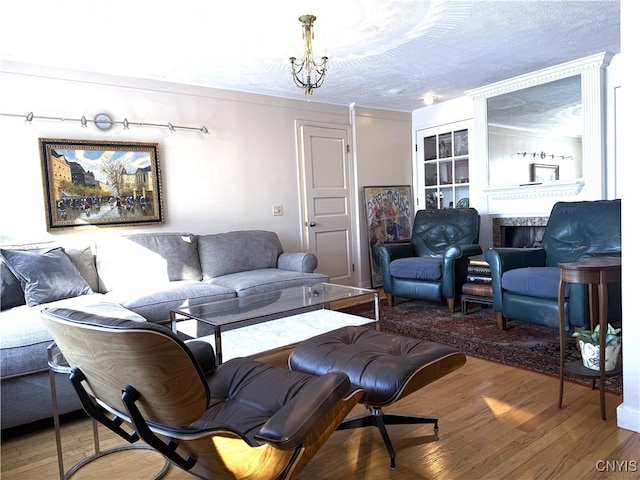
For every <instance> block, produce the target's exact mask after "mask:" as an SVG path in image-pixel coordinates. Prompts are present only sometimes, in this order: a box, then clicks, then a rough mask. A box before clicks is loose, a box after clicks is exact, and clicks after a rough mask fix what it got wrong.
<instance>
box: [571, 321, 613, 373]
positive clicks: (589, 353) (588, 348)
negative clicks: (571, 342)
mask: <svg viewBox="0 0 640 480" xmlns="http://www.w3.org/2000/svg"><path fill="white" fill-rule="evenodd" d="M620 332H621V329H620V328H613V327H612V326H611V325H610V324H607V332H606V334H605V340H604V345H605V352H604V370H605V372H610V371H611V370H614V369H615V368H616V364H617V363H618V357H619V356H620V348H621V347H622V335H621V334H620ZM572 337H576V338H577V339H578V345H579V347H580V353H581V354H582V364H583V365H584V366H585V367H587V368H589V369H591V370H600V325H597V326H596V328H594V329H593V331H591V330H579V331H576V332H574V333H573V335H572Z"/></svg>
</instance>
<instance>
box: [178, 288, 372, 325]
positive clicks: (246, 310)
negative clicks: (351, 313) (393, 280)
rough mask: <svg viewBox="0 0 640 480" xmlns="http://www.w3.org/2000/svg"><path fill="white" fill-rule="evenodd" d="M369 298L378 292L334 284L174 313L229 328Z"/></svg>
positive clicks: (252, 297) (203, 305)
mask: <svg viewBox="0 0 640 480" xmlns="http://www.w3.org/2000/svg"><path fill="white" fill-rule="evenodd" d="M367 296H370V297H371V298H372V299H374V298H375V297H376V296H377V291H376V290H371V289H366V288H357V287H348V286H344V285H336V284H332V283H318V284H315V285H312V286H298V287H291V288H286V289H284V290H278V291H275V292H267V293H260V294H255V295H247V296H244V297H237V298H233V299H230V300H221V301H218V302H212V303H205V304H202V305H192V306H188V307H184V308H179V309H175V310H172V311H171V312H172V318H174V317H181V318H190V319H194V320H198V321H201V322H205V323H208V324H210V325H214V326H225V325H231V324H233V323H238V322H245V321H247V320H253V319H260V318H264V317H273V316H283V314H287V313H288V312H294V311H306V310H314V309H319V308H324V307H326V306H328V304H330V303H332V302H338V301H341V300H347V299H353V298H357V297H367ZM363 299H364V298H363Z"/></svg>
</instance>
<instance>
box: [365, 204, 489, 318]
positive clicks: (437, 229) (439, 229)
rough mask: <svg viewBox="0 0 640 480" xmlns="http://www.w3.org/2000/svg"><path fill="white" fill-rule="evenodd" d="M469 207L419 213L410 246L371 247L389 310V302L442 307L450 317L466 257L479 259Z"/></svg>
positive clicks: (476, 219) (476, 225)
mask: <svg viewBox="0 0 640 480" xmlns="http://www.w3.org/2000/svg"><path fill="white" fill-rule="evenodd" d="M479 236H480V215H479V214H478V212H477V210H476V209H475V208H444V209H440V210H419V211H418V212H416V216H415V218H414V221H413V230H412V232H411V243H410V244H384V245H379V246H378V247H376V253H377V254H378V256H379V257H380V262H381V263H380V268H381V271H382V278H383V283H384V291H385V293H386V294H387V298H388V302H389V305H391V306H393V297H394V296H397V297H403V298H415V299H420V300H429V301H433V302H442V301H444V300H445V299H446V301H447V305H448V307H449V311H450V312H453V310H454V307H455V299H456V297H458V296H459V295H460V293H461V291H462V284H463V283H464V282H465V281H466V277H467V266H468V265H469V257H471V256H474V255H481V254H482V248H481V247H480V245H478V239H479Z"/></svg>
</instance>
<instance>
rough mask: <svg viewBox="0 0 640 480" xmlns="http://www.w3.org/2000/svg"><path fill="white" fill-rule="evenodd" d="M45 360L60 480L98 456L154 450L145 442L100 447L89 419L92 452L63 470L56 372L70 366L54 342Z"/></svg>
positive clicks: (95, 426) (95, 424) (68, 370)
mask: <svg viewBox="0 0 640 480" xmlns="http://www.w3.org/2000/svg"><path fill="white" fill-rule="evenodd" d="M47 361H48V363H49V382H50V385H51V404H52V406H53V429H54V431H55V436H56V452H57V455H58V472H59V475H60V480H67V479H68V478H71V476H73V475H74V474H75V473H76V472H77V471H78V470H79V469H80V468H82V467H83V466H85V465H86V464H88V463H90V462H92V461H93V460H96V459H98V458H101V457H104V456H106V455H109V454H112V453H116V452H121V451H125V450H152V451H154V452H155V451H156V450H155V449H154V448H153V447H151V446H149V445H147V444H142V443H141V444H136V445H134V444H127V445H118V446H117V447H112V448H108V449H106V450H101V449H100V437H99V433H98V422H96V420H94V419H91V424H92V428H93V449H94V453H93V454H91V455H89V456H88V457H85V458H83V459H82V460H80V461H79V462H77V463H76V464H75V465H73V466H72V467H71V468H70V469H69V470H68V471H66V472H65V470H64V461H63V457H62V436H61V432H60V413H59V412H60V410H59V408H58V395H57V390H56V379H55V376H56V374H59V373H62V374H66V375H69V374H70V373H71V367H69V364H68V363H67V361H66V360H65V358H64V356H63V355H62V352H60V351H59V350H58V348H57V345H56V343H55V342H52V343H51V344H50V345H49V346H48V347H47ZM169 465H170V462H169V460H167V459H166V458H165V462H164V465H163V466H162V468H161V470H160V471H159V472H158V473H156V475H155V476H153V477H152V480H158V479H160V478H162V477H163V476H164V475H165V474H166V473H167V471H168V469H169Z"/></svg>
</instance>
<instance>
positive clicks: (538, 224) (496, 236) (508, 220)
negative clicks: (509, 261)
mask: <svg viewBox="0 0 640 480" xmlns="http://www.w3.org/2000/svg"><path fill="white" fill-rule="evenodd" d="M548 220H549V217H494V218H493V246H494V247H505V246H506V247H510V246H512V245H505V244H504V243H503V235H504V234H505V230H506V229H508V228H511V227H518V228H521V229H523V230H525V229H526V230H530V232H531V235H532V237H535V238H536V240H539V239H541V238H542V234H543V232H544V227H546V225H547V221H548Z"/></svg>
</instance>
